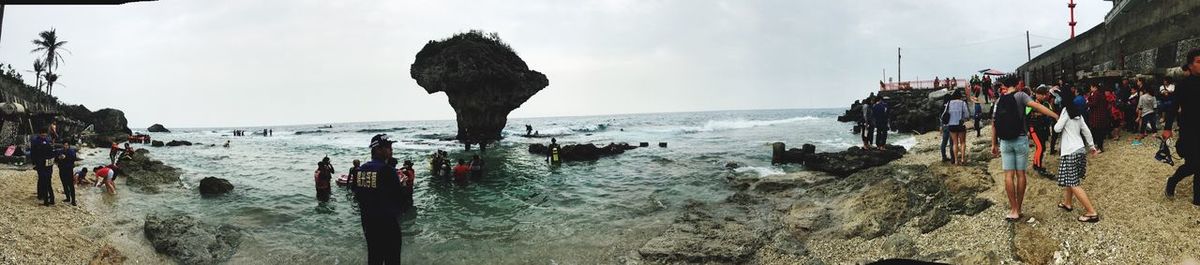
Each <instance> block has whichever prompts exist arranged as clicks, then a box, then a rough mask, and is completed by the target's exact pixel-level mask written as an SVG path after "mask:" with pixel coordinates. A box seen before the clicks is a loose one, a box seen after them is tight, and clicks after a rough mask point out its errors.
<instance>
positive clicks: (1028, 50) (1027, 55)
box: [1025, 30, 1033, 62]
mask: <svg viewBox="0 0 1200 265" xmlns="http://www.w3.org/2000/svg"><path fill="white" fill-rule="evenodd" d="M1025 61H1026V62H1028V61H1033V48H1030V46H1029V31H1028V30H1026V31H1025Z"/></svg>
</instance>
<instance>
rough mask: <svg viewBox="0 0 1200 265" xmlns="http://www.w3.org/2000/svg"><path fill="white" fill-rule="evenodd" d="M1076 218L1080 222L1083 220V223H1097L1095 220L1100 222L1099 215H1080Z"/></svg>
mask: <svg viewBox="0 0 1200 265" xmlns="http://www.w3.org/2000/svg"><path fill="white" fill-rule="evenodd" d="M1078 220H1079V221H1080V222H1084V223H1097V222H1100V215H1093V216H1087V215H1084V216H1080V219H1078Z"/></svg>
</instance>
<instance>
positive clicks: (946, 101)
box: [940, 95, 957, 163]
mask: <svg viewBox="0 0 1200 265" xmlns="http://www.w3.org/2000/svg"><path fill="white" fill-rule="evenodd" d="M950 116H951V114H950V95H946V96H944V97H942V115H941V118H940V120H941V125H942V145H941V146H940V147H941V149H942V162H950V163H954V162H956V161H955V159H952V158H957V156H955V155H954V151H955V150H954V144H953V140H951V139H953V137H952V135H950V124H949V123H950ZM946 146H950V156H948V157H947V156H946Z"/></svg>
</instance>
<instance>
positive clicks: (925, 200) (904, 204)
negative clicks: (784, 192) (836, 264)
mask: <svg viewBox="0 0 1200 265" xmlns="http://www.w3.org/2000/svg"><path fill="white" fill-rule="evenodd" d="M982 170H983V169H981V168H974V167H952V166H943V165H940V164H934V165H933V166H924V165H891V164H889V165H886V166H881V167H876V168H871V169H867V170H863V171H861V172H858V173H855V174H853V175H851V176H850V177H848V178H846V179H844V180H843V181H842V182H841V183H838V185H827V186H823V187H818V188H816V189H814V191H813V193H814V194H845V193H847V192H850V191H856V190H859V189H860V188H862V187H866V189H865V190H863V191H862V193H861V194H859V195H857V196H855V197H852V198H851V199H850V200H847V201H844V202H842V203H841V204H842V205H841V206H842V207H839V208H840V209H842V220H841V222H840V223H842V225H841V226H840V228H839V229H840V231H841V233H842V235H844V236H846V237H862V238H867V239H870V238H876V237H881V236H887V235H891V234H892V233H894V232H895V231H896V229H898V228H900V227H901V226H902V225H904V224H905V223H908V222H909V221H912V220H919V222H920V223H917V226H918V227H919V228H920V230H921V232H922V233H928V232H930V231H933V230H936V229H938V228H941V227H942V226H943V225H945V224H946V223H948V222H949V221H950V215H953V214H961V215H974V214H976V213H979V212H982V211H983V210H985V209H987V208H988V207H991V206H992V202H991V201H988V200H987V199H983V198H978V197H976V195H977V194H978V193H980V192H983V191H985V190H987V189H989V188H990V187H991V186H992V184H993V183H992V182H991V178H990V177H989V176H990V175H989V174H987V173H986V172H982Z"/></svg>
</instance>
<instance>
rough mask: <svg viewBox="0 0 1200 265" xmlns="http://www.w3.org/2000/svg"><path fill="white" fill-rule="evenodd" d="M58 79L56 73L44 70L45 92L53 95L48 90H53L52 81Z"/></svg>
mask: <svg viewBox="0 0 1200 265" xmlns="http://www.w3.org/2000/svg"><path fill="white" fill-rule="evenodd" d="M55 81H58V74H55V73H51V72H46V94H47V95H53V94H51V93H50V92H53V91H54V82H55Z"/></svg>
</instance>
